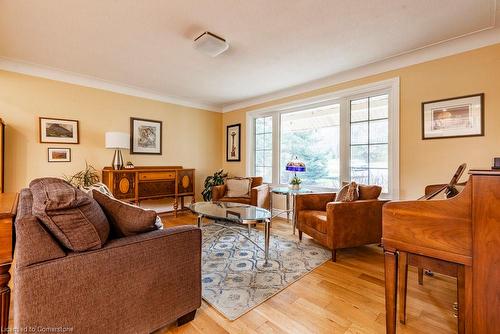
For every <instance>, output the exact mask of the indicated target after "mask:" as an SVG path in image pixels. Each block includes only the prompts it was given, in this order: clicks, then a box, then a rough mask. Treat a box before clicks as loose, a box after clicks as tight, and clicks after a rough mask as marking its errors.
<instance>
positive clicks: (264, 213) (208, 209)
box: [189, 202, 271, 263]
mask: <svg viewBox="0 0 500 334" xmlns="http://www.w3.org/2000/svg"><path fill="white" fill-rule="evenodd" d="M189 209H190V210H191V211H192V212H193V213H195V214H197V215H198V227H200V228H201V227H202V222H203V218H209V219H213V220H215V222H214V223H213V224H215V225H218V226H223V227H225V228H228V229H232V230H234V231H236V232H237V233H238V234H240V235H242V236H243V237H245V238H247V239H248V240H249V241H250V242H252V243H253V244H254V245H256V246H257V247H259V248H260V249H262V250H263V251H264V254H265V263H267V260H268V257H269V237H270V232H271V212H269V211H268V210H266V209H262V208H258V207H256V206H253V205H248V204H241V203H231V202H196V203H193V204H191V205H190V206H189ZM219 221H228V222H232V223H237V224H242V225H247V226H248V236H246V235H245V234H243V233H241V232H240V230H239V229H234V228H232V227H231V226H228V225H225V224H221V223H219ZM256 223H263V224H264V248H262V247H261V246H260V245H258V244H257V243H256V242H255V241H253V240H252V239H250V237H249V236H250V228H251V225H253V224H256Z"/></svg>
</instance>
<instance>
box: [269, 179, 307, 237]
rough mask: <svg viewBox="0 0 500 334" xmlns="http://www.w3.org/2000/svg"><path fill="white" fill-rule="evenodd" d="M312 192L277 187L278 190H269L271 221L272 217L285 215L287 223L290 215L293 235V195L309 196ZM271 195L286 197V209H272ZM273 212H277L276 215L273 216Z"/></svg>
mask: <svg viewBox="0 0 500 334" xmlns="http://www.w3.org/2000/svg"><path fill="white" fill-rule="evenodd" d="M312 192H313V191H312V190H311V189H307V188H301V189H298V190H293V189H290V188H288V187H278V188H273V189H271V196H270V204H269V211H271V219H272V218H273V217H276V216H277V215H279V214H282V213H286V220H287V222H290V214H292V226H293V234H295V226H296V225H295V224H296V222H295V195H297V194H309V193H312ZM273 194H276V195H284V196H286V209H285V210H281V209H273ZM290 197H292V207H291V208H290ZM273 210H274V211H276V212H277V214H275V215H274V214H273Z"/></svg>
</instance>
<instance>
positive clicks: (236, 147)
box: [226, 124, 241, 161]
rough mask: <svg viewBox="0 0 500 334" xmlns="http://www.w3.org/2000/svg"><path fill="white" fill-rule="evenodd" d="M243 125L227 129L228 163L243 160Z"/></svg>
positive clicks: (235, 125)
mask: <svg viewBox="0 0 500 334" xmlns="http://www.w3.org/2000/svg"><path fill="white" fill-rule="evenodd" d="M240 143H241V124H233V125H228V126H227V127H226V161H240V160H241V156H240V155H241V146H240V145H241V144H240Z"/></svg>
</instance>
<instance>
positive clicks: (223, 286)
mask: <svg viewBox="0 0 500 334" xmlns="http://www.w3.org/2000/svg"><path fill="white" fill-rule="evenodd" d="M219 224H221V223H219ZM223 224H226V225H227V224H229V223H223ZM228 226H231V227H232V228H233V229H238V231H239V232H240V233H237V232H236V231H234V230H231V229H228V228H226V227H221V226H217V225H214V224H207V225H204V226H203V246H202V251H203V253H202V294H203V299H205V300H206V301H207V302H208V303H209V304H210V305H212V306H213V307H214V308H215V309H217V310H218V311H219V312H220V313H222V314H223V315H224V316H225V317H226V318H228V319H229V320H235V319H237V318H238V317H240V316H242V315H243V314H245V313H246V312H248V311H250V310H251V309H252V308H254V307H256V306H258V305H259V304H261V303H262V302H264V301H265V300H267V299H269V298H270V297H272V296H273V295H275V294H276V293H278V292H280V291H281V290H283V289H285V288H286V287H287V286H289V285H290V284H292V283H293V282H295V281H297V280H298V279H300V278H301V277H303V276H304V275H306V274H307V273H309V272H310V271H312V270H313V269H314V268H316V267H318V266H320V265H321V264H323V263H325V262H326V261H328V260H329V259H330V258H331V252H330V251H329V250H327V249H325V248H322V247H320V246H316V245H311V244H306V243H299V242H298V240H297V239H296V238H297V237H295V238H293V237H292V236H290V239H287V238H285V237H282V236H275V235H273V234H272V229H271V242H270V246H269V261H268V264H267V266H265V265H264V251H262V250H261V249H260V248H259V247H257V246H256V245H254V244H253V243H252V242H250V241H249V240H248V239H247V238H245V237H244V236H242V235H241V234H245V235H248V232H247V231H248V230H247V229H246V228H245V227H241V225H235V224H230V225H228ZM250 238H251V239H252V240H253V241H255V242H256V243H257V244H258V245H261V247H262V248H263V247H264V232H263V231H260V230H256V229H254V228H252V232H251V235H250Z"/></svg>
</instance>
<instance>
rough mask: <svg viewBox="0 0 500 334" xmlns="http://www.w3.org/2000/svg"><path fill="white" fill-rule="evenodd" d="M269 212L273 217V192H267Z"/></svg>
mask: <svg viewBox="0 0 500 334" xmlns="http://www.w3.org/2000/svg"><path fill="white" fill-rule="evenodd" d="M269 212H271V219H273V193H272V192H271V193H269Z"/></svg>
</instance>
